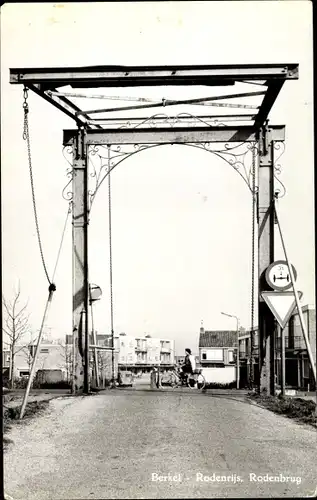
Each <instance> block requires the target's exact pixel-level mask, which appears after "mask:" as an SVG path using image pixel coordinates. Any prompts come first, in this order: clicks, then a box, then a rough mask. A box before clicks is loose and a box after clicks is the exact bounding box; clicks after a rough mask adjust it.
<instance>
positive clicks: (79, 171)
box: [72, 129, 89, 393]
mask: <svg viewBox="0 0 317 500" xmlns="http://www.w3.org/2000/svg"><path fill="white" fill-rule="evenodd" d="M72 223H73V232H72V233H73V234H72V238H73V241H72V243H73V335H74V339H73V341H74V353H73V354H74V360H73V392H74V393H81V392H85V393H87V392H88V390H89V364H88V363H89V347H88V298H89V297H88V164H87V154H86V143H85V131H84V129H79V130H78V133H77V136H75V137H74V141H73V220H72Z"/></svg>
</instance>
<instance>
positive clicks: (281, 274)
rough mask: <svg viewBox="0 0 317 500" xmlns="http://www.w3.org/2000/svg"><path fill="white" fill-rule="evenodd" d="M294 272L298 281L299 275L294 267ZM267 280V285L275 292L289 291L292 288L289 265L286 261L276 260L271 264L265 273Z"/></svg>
mask: <svg viewBox="0 0 317 500" xmlns="http://www.w3.org/2000/svg"><path fill="white" fill-rule="evenodd" d="M292 270H293V275H294V278H295V280H296V278H297V273H296V269H295V267H294V266H293V265H292ZM265 279H266V282H267V284H268V285H269V286H270V287H271V288H273V289H274V290H287V289H288V288H291V286H292V280H291V276H290V272H289V268H288V264H287V262H286V261H285V260H276V261H275V262H273V263H272V264H270V265H269V267H268V268H267V270H266V271H265Z"/></svg>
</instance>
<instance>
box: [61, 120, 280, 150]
mask: <svg viewBox="0 0 317 500" xmlns="http://www.w3.org/2000/svg"><path fill="white" fill-rule="evenodd" d="M268 130H269V131H270V132H271V137H272V140H274V141H284V139H285V127H284V125H273V126H270V127H269V129H268ZM77 135H78V130H76V129H73V130H64V135H63V145H64V146H67V145H71V144H72V143H73V141H74V140H75V139H76V137H77ZM257 139H258V133H257V130H256V129H255V128H254V127H247V126H240V127H231V126H228V127H223V126H222V127H221V126H220V127H186V128H184V127H182V128H181V127H178V128H176V127H173V128H155V129H152V130H150V129H148V128H146V129H141V128H139V129H108V130H92V129H89V130H87V131H86V134H85V142H86V144H87V145H89V144H94V145H98V144H99V145H111V144H185V143H200V142H245V141H249V142H253V141H256V140H257Z"/></svg>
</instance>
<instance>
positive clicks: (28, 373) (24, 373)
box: [20, 370, 30, 377]
mask: <svg viewBox="0 0 317 500" xmlns="http://www.w3.org/2000/svg"><path fill="white" fill-rule="evenodd" d="M29 375H30V372H29V370H23V371H22V370H21V371H20V377H28V376H29Z"/></svg>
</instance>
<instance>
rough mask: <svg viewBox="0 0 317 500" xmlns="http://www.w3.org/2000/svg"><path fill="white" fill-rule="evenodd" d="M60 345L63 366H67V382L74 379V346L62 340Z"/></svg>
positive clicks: (59, 342)
mask: <svg viewBox="0 0 317 500" xmlns="http://www.w3.org/2000/svg"><path fill="white" fill-rule="evenodd" d="M58 345H59V346H60V347H61V348H62V358H63V367H65V368H66V377H67V382H68V383H70V382H71V381H72V366H73V346H72V344H67V343H65V342H63V341H62V340H59V341H58Z"/></svg>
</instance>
